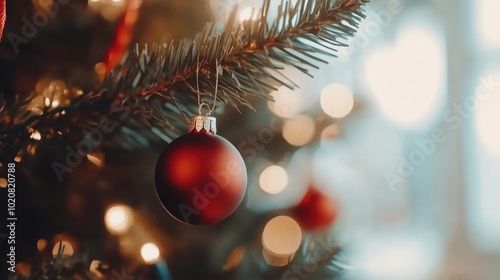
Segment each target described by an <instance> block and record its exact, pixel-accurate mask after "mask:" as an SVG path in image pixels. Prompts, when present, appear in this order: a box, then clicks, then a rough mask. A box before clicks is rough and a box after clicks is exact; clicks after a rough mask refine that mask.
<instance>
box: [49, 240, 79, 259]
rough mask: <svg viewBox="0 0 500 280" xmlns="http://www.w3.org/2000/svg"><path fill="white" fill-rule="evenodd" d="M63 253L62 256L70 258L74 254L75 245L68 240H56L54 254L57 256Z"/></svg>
mask: <svg viewBox="0 0 500 280" xmlns="http://www.w3.org/2000/svg"><path fill="white" fill-rule="evenodd" d="M59 253H61V257H63V258H68V257H71V256H73V254H74V248H73V245H71V243H70V242H69V241H67V240H61V241H58V242H56V244H55V245H54V248H53V249H52V255H53V256H54V257H57V256H58V255H59Z"/></svg>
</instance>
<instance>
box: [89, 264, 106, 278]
mask: <svg viewBox="0 0 500 280" xmlns="http://www.w3.org/2000/svg"><path fill="white" fill-rule="evenodd" d="M100 265H101V261H99V260H93V261H92V262H91V263H90V268H89V271H90V273H92V274H93V275H95V276H96V277H97V278H101V277H103V274H102V273H101V272H100V271H99V266H100Z"/></svg>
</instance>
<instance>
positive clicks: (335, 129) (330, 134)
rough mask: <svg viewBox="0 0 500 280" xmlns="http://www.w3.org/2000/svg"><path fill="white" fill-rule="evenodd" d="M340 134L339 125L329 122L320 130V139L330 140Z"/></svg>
mask: <svg viewBox="0 0 500 280" xmlns="http://www.w3.org/2000/svg"><path fill="white" fill-rule="evenodd" d="M339 135H340V127H339V125H338V124H335V123H334V124H331V125H329V126H327V127H325V128H324V129H323V131H321V140H324V141H325V140H330V139H333V138H336V137H338V136H339Z"/></svg>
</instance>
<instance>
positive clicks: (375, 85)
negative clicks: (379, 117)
mask: <svg viewBox="0 0 500 280" xmlns="http://www.w3.org/2000/svg"><path fill="white" fill-rule="evenodd" d="M412 25H413V26H411V27H406V28H405V29H404V30H403V31H402V32H401V34H400V35H399V38H398V41H397V43H396V45H395V46H393V47H385V48H381V49H378V50H375V51H373V52H372V53H371V54H370V55H369V57H368V58H367V60H366V63H365V67H364V77H366V83H367V85H368V87H369V88H370V90H371V92H372V93H373V95H374V97H375V101H376V103H377V105H378V107H379V109H380V110H381V112H382V113H383V114H384V116H385V117H386V118H387V119H388V120H390V121H392V122H394V123H396V124H398V125H401V126H403V127H416V126H422V125H425V124H427V123H428V122H429V121H431V120H433V119H435V117H437V112H438V110H437V109H438V107H439V106H440V105H443V104H444V102H440V101H442V100H443V99H444V94H443V93H444V85H443V81H445V80H446V77H445V73H446V72H445V61H444V58H445V55H444V50H443V46H442V42H441V40H440V39H439V38H438V37H437V35H436V33H435V32H434V31H431V30H432V29H431V27H424V26H420V25H415V24H412Z"/></svg>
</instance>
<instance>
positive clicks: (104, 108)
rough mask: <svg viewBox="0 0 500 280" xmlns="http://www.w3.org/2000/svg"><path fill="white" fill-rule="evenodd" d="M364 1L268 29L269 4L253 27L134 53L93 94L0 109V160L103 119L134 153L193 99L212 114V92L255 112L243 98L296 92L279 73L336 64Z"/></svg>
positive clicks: (176, 122) (333, 1)
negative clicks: (329, 60)
mask: <svg viewBox="0 0 500 280" xmlns="http://www.w3.org/2000/svg"><path fill="white" fill-rule="evenodd" d="M367 1H368V0H347V1H346V0H324V1H317V0H309V1H307V0H298V1H297V3H296V4H295V5H294V6H291V5H289V4H288V2H282V5H281V6H280V7H279V8H278V13H277V16H276V18H275V19H273V20H272V21H271V22H270V23H268V21H270V20H269V19H268V13H269V9H270V0H266V1H264V5H263V7H262V10H261V11H260V12H258V13H257V19H256V20H246V21H244V22H242V23H240V22H237V17H236V10H235V11H233V13H232V14H231V15H230V17H229V20H228V22H227V23H226V25H225V26H224V29H223V30H222V31H219V30H217V27H216V24H214V23H211V24H208V25H207V26H206V27H205V29H204V30H203V31H202V32H201V33H199V34H198V35H197V36H196V37H195V38H194V39H192V40H188V39H186V40H181V41H172V42H170V43H163V44H154V45H152V46H145V48H144V49H142V50H139V48H138V47H136V48H135V49H134V50H133V51H131V52H130V53H129V54H128V55H127V56H126V57H125V58H124V59H123V60H122V63H121V65H120V66H118V67H117V68H116V69H114V70H113V71H111V72H110V73H109V74H108V75H107V76H106V78H105V79H104V81H103V82H102V84H101V85H99V86H97V87H95V90H93V91H90V92H88V93H86V94H83V93H82V91H81V90H80V89H71V90H67V89H65V90H64V94H59V95H58V96H56V94H52V95H50V96H46V95H44V96H43V97H44V98H43V100H42V102H38V103H36V102H35V103H34V102H33V100H35V99H36V98H37V97H38V96H37V95H36V94H35V95H33V96H32V97H31V98H32V99H29V100H28V101H25V102H22V104H21V103H20V102H18V103H16V104H14V105H11V106H9V108H7V106H3V107H0V108H1V109H0V121H1V124H2V126H1V128H0V141H1V142H0V153H1V154H4V155H5V154H7V155H8V156H9V157H12V156H15V155H16V154H17V152H18V151H19V150H22V149H23V148H25V147H26V146H28V145H29V144H30V143H31V144H36V142H38V141H40V140H45V139H48V138H51V137H54V136H57V134H59V135H60V134H64V133H66V132H67V131H68V130H73V129H75V128H76V129H85V128H89V127H95V126H99V125H101V124H100V120H102V119H103V118H109V119H111V120H113V122H116V123H117V124H118V125H119V127H120V129H118V131H120V132H121V133H124V134H130V133H133V134H135V135H134V137H125V138H124V139H128V138H129V140H130V139H133V141H134V142H136V143H140V144H141V145H147V143H148V141H151V140H153V139H155V138H156V139H157V138H158V137H160V138H162V139H164V140H167V141H168V140H169V139H172V138H174V137H176V136H177V135H178V134H179V133H180V131H181V129H182V128H183V127H184V126H185V125H180V124H185V121H184V120H185V118H186V116H188V115H192V114H194V113H195V112H196V111H197V109H198V107H199V105H200V104H198V103H199V102H198V99H199V101H200V102H201V103H203V104H210V106H212V105H214V104H213V103H214V95H215V93H216V92H217V96H216V101H217V102H215V103H218V104H220V103H225V104H231V105H232V106H235V107H237V108H238V106H239V105H243V106H247V107H250V108H252V106H251V104H250V103H249V102H248V101H247V96H248V95H254V96H259V97H262V98H267V99H271V96H270V95H269V92H270V91H273V90H276V89H277V88H278V87H279V86H287V87H289V88H294V87H296V85H295V83H294V82H293V81H291V80H290V79H288V78H287V77H286V76H285V75H283V74H282V73H281V72H280V71H281V70H283V69H284V67H286V66H292V67H294V68H296V69H298V70H300V71H302V72H303V73H304V74H307V75H310V74H309V73H308V69H310V68H317V63H324V62H325V61H324V60H323V59H321V58H320V57H319V56H318V54H322V55H330V56H334V55H335V52H336V50H337V48H338V47H340V46H345V42H344V41H345V39H346V38H347V37H348V36H352V35H353V34H354V33H355V31H356V28H357V26H358V24H359V22H360V21H361V20H362V18H363V15H362V11H361V6H362V5H364V4H365V3H366V2H367ZM40 103H41V105H40ZM145 128H146V129H145ZM34 133H36V135H35V136H34V135H33V134H34ZM38 135H39V137H38ZM33 138H34V139H33ZM1 160H2V161H5V160H6V158H5V157H2V159H1Z"/></svg>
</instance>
